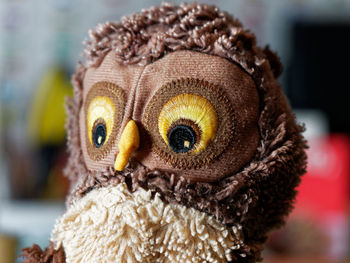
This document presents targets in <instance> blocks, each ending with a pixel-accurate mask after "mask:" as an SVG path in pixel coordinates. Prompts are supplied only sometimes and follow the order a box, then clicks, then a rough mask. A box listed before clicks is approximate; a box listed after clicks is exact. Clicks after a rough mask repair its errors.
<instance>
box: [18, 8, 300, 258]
mask: <svg viewBox="0 0 350 263" xmlns="http://www.w3.org/2000/svg"><path fill="white" fill-rule="evenodd" d="M84 54H85V63H84V64H82V63H81V64H79V65H78V67H77V71H76V74H75V75H74V76H73V84H74V98H73V99H71V100H69V101H68V104H67V112H68V122H67V132H68V148H69V153H70V158H69V161H68V164H67V168H66V170H65V173H66V175H67V176H68V177H69V178H70V180H71V194H70V195H69V196H68V198H67V211H66V213H65V214H64V215H63V216H62V217H61V218H60V219H59V220H58V221H57V223H56V225H55V228H54V230H53V233H52V236H51V245H50V247H49V248H47V249H46V250H44V251H43V250H41V249H40V248H39V247H38V246H33V247H32V248H27V249H25V250H24V254H23V256H24V257H25V261H24V262H255V261H258V260H260V253H261V251H262V248H263V244H264V242H265V240H266V238H267V232H268V231H270V230H271V229H273V228H276V227H279V226H281V225H282V224H283V223H284V219H285V217H286V216H287V215H288V213H289V212H290V211H291V209H292V203H293V200H294V198H295V195H296V191H295V187H296V186H297V185H298V183H299V182H300V176H301V175H302V174H303V173H304V172H305V166H306V156H305V148H306V144H305V141H304V139H303V137H302V135H301V132H302V131H303V127H301V126H300V125H298V124H297V123H296V121H295V117H294V115H293V114H292V112H291V109H290V106H289V104H288V102H287V100H286V98H285V96H284V94H283V92H282V89H281V87H280V85H279V83H278V82H277V80H276V78H277V77H278V76H279V74H280V73H281V65H280V62H279V59H278V58H277V56H276V55H275V54H274V53H273V52H271V51H270V50H269V49H268V48H264V49H261V48H259V47H258V46H256V43H255V36H254V35H253V34H252V33H251V32H249V31H247V30H244V29H243V27H242V25H241V23H240V22H239V21H238V20H236V19H234V18H233V17H231V16H230V15H228V14H227V13H225V12H222V11H220V10H218V9H217V8H216V7H215V6H207V5H204V4H196V3H195V4H182V5H180V6H174V5H172V4H167V3H164V4H162V5H161V6H160V7H152V8H150V9H145V10H143V11H142V12H140V13H136V14H133V15H130V16H126V17H123V18H122V20H121V21H120V22H109V23H106V24H101V25H98V26H97V28H96V29H95V30H93V31H90V40H89V41H87V42H86V47H85V50H84Z"/></svg>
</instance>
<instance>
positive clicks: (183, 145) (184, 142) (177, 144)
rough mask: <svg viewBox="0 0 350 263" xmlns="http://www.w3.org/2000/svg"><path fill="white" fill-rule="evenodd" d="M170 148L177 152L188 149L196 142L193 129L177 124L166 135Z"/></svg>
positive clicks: (183, 151)
mask: <svg viewBox="0 0 350 263" xmlns="http://www.w3.org/2000/svg"><path fill="white" fill-rule="evenodd" d="M168 141H169V145H170V148H171V149H172V150H173V151H174V152H177V153H185V152H188V151H190V150H191V149H192V148H193V146H194V144H195V143H196V133H195V131H194V130H193V129H192V128H191V127H190V126H187V125H177V126H175V127H174V128H172V129H171V131H170V133H169V135H168Z"/></svg>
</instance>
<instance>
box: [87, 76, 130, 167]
mask: <svg viewBox="0 0 350 263" xmlns="http://www.w3.org/2000/svg"><path fill="white" fill-rule="evenodd" d="M84 104H85V105H84V110H85V120H86V122H85V123H86V125H85V126H83V128H84V129H85V130H86V131H84V132H82V134H83V135H84V136H86V150H87V153H88V154H89V156H90V158H91V159H92V160H95V161H99V160H101V159H103V158H104V157H105V156H106V155H107V154H108V153H109V152H110V151H111V149H112V146H113V144H114V140H115V138H116V137H117V134H118V131H119V129H120V125H121V122H122V119H123V112H124V111H123V110H124V108H125V95H124V92H123V90H122V89H121V88H120V87H119V86H117V85H115V84H113V83H110V82H106V81H101V82H97V83H95V84H94V85H93V86H92V87H91V89H90V91H89V92H88V94H87V96H86V100H85V102H84Z"/></svg>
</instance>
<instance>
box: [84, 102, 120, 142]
mask: <svg viewBox="0 0 350 263" xmlns="http://www.w3.org/2000/svg"><path fill="white" fill-rule="evenodd" d="M114 115H115V108H114V105H113V103H112V101H111V100H110V99H109V98H108V97H95V98H94V99H93V100H92V101H91V103H90V105H89V108H88V116H87V119H88V130H89V131H90V133H89V140H90V143H91V145H93V146H94V147H96V148H100V147H101V146H102V145H103V144H104V143H105V141H108V139H109V137H110V134H111V130H112V127H113V125H114V118H115V116H114Z"/></svg>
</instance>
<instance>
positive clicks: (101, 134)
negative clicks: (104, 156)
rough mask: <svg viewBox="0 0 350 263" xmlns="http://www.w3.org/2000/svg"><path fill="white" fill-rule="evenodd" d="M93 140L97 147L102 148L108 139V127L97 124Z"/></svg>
mask: <svg viewBox="0 0 350 263" xmlns="http://www.w3.org/2000/svg"><path fill="white" fill-rule="evenodd" d="M92 140H93V142H94V145H95V147H96V148H100V147H101V146H102V145H103V143H104V142H105V140H106V127H105V126H104V125H103V124H98V125H96V127H95V129H94V132H93V133H92Z"/></svg>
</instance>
